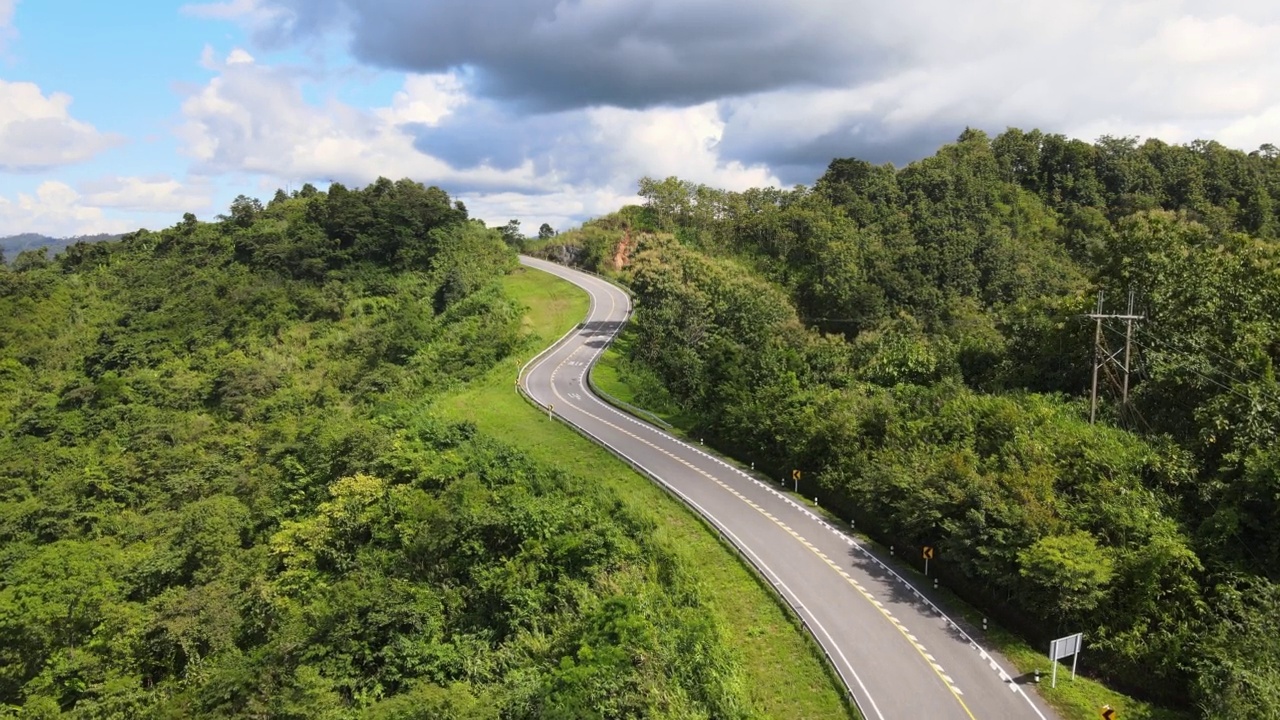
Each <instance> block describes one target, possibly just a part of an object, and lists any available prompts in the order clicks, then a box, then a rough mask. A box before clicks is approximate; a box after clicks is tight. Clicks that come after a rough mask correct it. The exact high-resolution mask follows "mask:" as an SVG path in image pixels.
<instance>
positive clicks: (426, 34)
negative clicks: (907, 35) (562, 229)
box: [258, 0, 895, 110]
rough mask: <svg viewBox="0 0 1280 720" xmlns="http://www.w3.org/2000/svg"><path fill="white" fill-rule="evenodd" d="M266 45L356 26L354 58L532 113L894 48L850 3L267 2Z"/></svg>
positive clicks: (838, 74) (818, 80)
mask: <svg viewBox="0 0 1280 720" xmlns="http://www.w3.org/2000/svg"><path fill="white" fill-rule="evenodd" d="M263 5H264V6H265V7H266V8H268V9H269V10H270V11H271V12H270V14H269V16H270V17H271V18H272V20H270V21H269V22H268V23H267V24H265V25H264V26H263V27H262V28H261V29H260V31H259V33H258V37H259V39H260V40H261V41H263V42H265V43H268V44H280V43H288V42H297V41H300V40H305V39H307V38H309V37H312V36H314V35H316V34H319V33H325V32H329V31H332V30H340V31H342V32H347V33H349V37H350V40H351V49H352V51H353V53H354V54H355V56H356V57H357V58H358V59H360V60H362V61H364V62H368V63H371V64H375V65H378V66H382V67H387V68H394V69H398V70H406V71H413V72H442V71H447V70H449V69H452V68H457V67H464V66H465V67H470V68H474V70H475V80H476V90H477V91H478V92H479V93H480V94H482V95H487V96H489V97H494V98H500V99H503V100H507V101H514V102H517V103H518V104H519V105H520V106H522V107H524V108H534V109H538V110H555V109H565V108H574V107H587V106H596V105H612V106H617V107H624V108H642V107H651V106H659V105H689V104H697V103H701V102H705V101H708V100H713V99H717V98H721V97H725V96H730V95H743V94H749V93H756V92H763V91H768V90H774V89H778V88H783V87H795V86H803V85H808V86H833V85H840V84H845V83H849V82H857V81H860V80H865V79H868V78H873V77H875V76H877V75H878V74H880V73H883V72H884V71H886V69H887V68H889V67H890V66H891V65H893V63H894V57H895V54H894V53H891V52H886V48H885V46H884V44H878V45H876V46H872V45H870V44H868V43H864V42H860V41H858V40H857V38H855V37H851V36H849V35H848V34H847V32H846V31H847V30H848V28H849V22H848V18H847V17H846V15H847V13H850V12H852V11H853V9H854V8H853V7H852V6H849V5H843V4H837V3H832V2H823V1H816V0H805V1H803V2H800V3H794V2H782V1H781V0H762V1H758V2H750V3H725V2H718V1H708V0H702V1H690V0H641V1H638V2H627V3H597V2H583V1H581V0H567V1H565V0H436V1H434V2H423V1H422V0H321V1H319V2H317V1H316V0H265V2H264V3H263Z"/></svg>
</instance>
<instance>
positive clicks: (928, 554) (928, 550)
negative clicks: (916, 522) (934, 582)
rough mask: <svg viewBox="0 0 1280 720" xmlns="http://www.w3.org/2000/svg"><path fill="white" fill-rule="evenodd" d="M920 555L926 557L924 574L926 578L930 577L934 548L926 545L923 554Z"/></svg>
mask: <svg viewBox="0 0 1280 720" xmlns="http://www.w3.org/2000/svg"><path fill="white" fill-rule="evenodd" d="M920 554H921V555H923V556H924V574H925V577H928V576H929V561H930V560H932V559H933V546H932V545H925V546H924V551H923V552H921V553H920Z"/></svg>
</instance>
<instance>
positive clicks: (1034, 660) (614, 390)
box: [592, 332, 1191, 720]
mask: <svg viewBox="0 0 1280 720" xmlns="http://www.w3.org/2000/svg"><path fill="white" fill-rule="evenodd" d="M627 342H628V338H627V337H626V333H625V332H624V334H623V337H622V338H620V340H619V342H618V343H616V344H615V345H613V346H611V347H610V348H608V349H607V350H605V352H604V353H603V354H602V355H601V357H600V361H599V362H598V363H597V364H596V367H595V368H594V369H593V370H592V379H593V381H594V382H595V383H596V384H598V385H599V386H600V387H601V389H603V390H604V391H605V392H607V393H609V394H610V395H612V396H613V397H615V398H617V399H618V400H621V401H622V402H624V403H628V404H631V405H635V406H636V407H640V408H645V404H646V403H645V393H643V392H637V391H636V389H635V388H634V387H633V386H632V382H633V381H636V382H639V383H641V384H644V383H652V382H653V379H652V378H642V377H635V376H633V375H632V374H631V373H629V372H628V370H627V361H626V360H625V358H624V355H623V354H624V353H625V350H626V347H627ZM645 409H646V410H648V408H645ZM654 414H655V415H658V416H659V417H661V418H662V419H663V420H664V421H666V422H669V423H671V424H672V425H674V426H675V432H676V433H678V434H682V435H686V436H687V435H688V431H689V428H690V418H689V417H688V416H686V415H682V414H680V413H679V412H672V411H670V410H669V409H668V410H655V411H654ZM726 460H728V458H726ZM796 499H797V500H800V501H804V502H805V504H806V505H808V506H809V507H811V508H812V509H814V510H815V511H820V508H816V507H814V506H813V503H812V498H809V499H807V500H806V499H805V498H802V497H797V498H796ZM829 519H830V520H831V521H832V522H836V523H842V522H843V520H842V519H840V518H836V517H830V518H829ZM846 530H847V528H846ZM858 537H860V538H861V539H862V540H863V542H866V543H871V544H874V541H872V540H871V539H870V538H867V537H866V536H865V535H862V534H861V533H859V534H858ZM883 554H887V553H882V555H883ZM896 569H897V570H898V572H899V573H902V574H903V575H904V576H907V577H911V578H912V579H913V581H914V582H918V583H920V584H921V586H924V585H926V584H927V580H926V579H925V578H924V577H923V576H922V575H920V574H919V573H918V572H915V571H914V570H913V569H912V568H909V567H906V566H904V565H901V564H899V565H898V567H897V568H896ZM944 595H945V596H946V598H945V599H946V603H945V604H946V608H947V610H948V611H949V612H950V611H951V610H953V609H954V610H955V611H956V612H958V613H959V614H962V615H964V616H965V618H966V619H968V620H969V621H970V623H971V624H973V625H974V626H980V625H981V623H982V615H981V613H979V612H978V611H976V610H974V609H973V608H970V607H968V606H966V605H965V604H964V603H963V602H962V601H960V600H959V599H958V598H956V597H955V596H954V595H951V594H950V593H945V592H944ZM975 637H976V636H975ZM979 641H980V642H982V641H985V642H986V643H987V644H988V645H989V647H991V648H993V649H995V650H997V651H999V652H1000V653H1001V654H1003V655H1004V656H1005V657H1007V658H1009V660H1010V662H1012V663H1013V664H1014V665H1015V666H1016V668H1017V671H1018V673H1019V674H1028V675H1029V674H1031V673H1033V672H1034V671H1035V670H1036V669H1039V670H1040V671H1041V673H1042V676H1043V677H1042V680H1041V686H1040V687H1039V688H1038V690H1039V692H1040V695H1041V697H1043V698H1044V699H1045V701H1046V702H1047V703H1049V705H1051V706H1052V707H1053V708H1054V709H1055V710H1057V711H1058V712H1059V713H1061V714H1062V716H1063V717H1065V718H1068V720H1096V719H1097V718H1098V717H1099V711H1100V709H1101V708H1102V706H1103V705H1104V704H1106V705H1110V706H1111V707H1112V708H1114V709H1115V710H1116V714H1117V716H1118V717H1121V718H1125V719H1126V720H1187V719H1188V718H1189V717H1191V716H1190V715H1189V714H1184V713H1181V712H1177V711H1174V710H1167V709H1163V708H1157V707H1154V706H1152V705H1150V704H1149V703H1144V702H1142V701H1140V700H1135V699H1133V698H1130V697H1127V696H1125V695H1122V694H1120V693H1118V692H1116V691H1114V690H1112V689H1110V688H1108V687H1106V686H1105V685H1102V684H1101V683H1098V682H1095V681H1093V680H1090V679H1088V678H1085V677H1082V676H1077V678H1076V680H1074V681H1072V680H1071V669H1070V665H1064V666H1062V667H1060V668H1059V670H1058V687H1057V688H1050V687H1049V673H1050V670H1051V668H1052V667H1053V666H1052V665H1051V664H1050V663H1049V658H1048V655H1047V654H1045V652H1044V651H1043V649H1040V650H1037V649H1035V648H1032V647H1031V646H1030V645H1028V644H1027V643H1026V641H1024V640H1022V639H1021V638H1019V637H1017V636H1016V635H1014V634H1013V633H1010V632H1008V631H1006V630H1004V629H1002V628H999V627H996V626H994V625H993V626H992V628H991V631H990V632H989V633H987V634H986V635H985V636H983V637H982V638H980V639H979ZM1088 649H1089V648H1088V638H1086V644H1085V650H1084V656H1085V658H1086V659H1085V662H1087V661H1088V660H1087V657H1088ZM1011 672H1012V670H1011Z"/></svg>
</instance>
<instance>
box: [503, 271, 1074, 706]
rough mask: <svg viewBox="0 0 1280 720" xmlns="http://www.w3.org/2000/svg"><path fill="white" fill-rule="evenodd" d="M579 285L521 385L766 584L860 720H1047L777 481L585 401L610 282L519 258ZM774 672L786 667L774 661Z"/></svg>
mask: <svg viewBox="0 0 1280 720" xmlns="http://www.w3.org/2000/svg"><path fill="white" fill-rule="evenodd" d="M520 261H521V262H522V263H524V264H525V265H526V266H529V267H532V268H536V269H538V270H543V271H546V272H548V273H551V274H553V275H556V276H558V277H561V278H564V279H565V280H568V281H569V282H571V283H573V284H575V285H577V286H578V287H581V288H582V289H584V290H586V291H587V293H589V294H590V296H591V310H590V313H589V315H588V317H587V319H586V322H584V323H583V324H582V325H581V326H580V327H579V328H577V329H575V330H573V331H571V332H570V333H569V334H568V335H566V336H565V337H564V338H562V339H561V341H560V342H558V343H557V344H556V345H553V346H552V347H551V348H548V349H547V350H546V351H545V352H543V353H542V354H541V355H539V356H538V357H536V358H534V359H533V360H532V361H531V362H530V363H529V364H528V365H527V366H526V367H525V369H524V370H523V371H522V373H521V377H520V383H521V385H522V386H523V387H524V389H525V391H526V392H527V393H528V394H529V396H530V397H531V398H532V399H533V400H534V401H535V402H537V403H538V404H540V405H542V406H543V407H544V408H547V409H549V411H550V412H551V413H554V414H555V415H557V416H559V417H560V418H561V419H562V420H564V421H565V422H567V423H570V424H572V425H574V426H576V427H577V428H578V429H579V430H580V431H582V432H583V433H585V434H586V435H589V436H590V437H592V438H594V439H595V440H596V441H597V442H599V443H600V444H602V445H605V446H606V447H608V448H609V449H611V450H612V451H613V452H614V453H616V454H618V455H620V456H622V457H624V458H626V459H627V460H629V461H630V462H631V464H633V465H635V466H637V467H638V468H640V469H641V470H642V471H644V472H645V473H646V474H647V475H649V476H650V478H652V479H653V480H655V481H657V482H658V483H661V484H662V485H664V486H665V487H666V488H667V489H668V490H669V491H670V492H672V493H673V494H675V495H676V496H678V497H679V498H681V499H682V500H684V502H686V503H687V504H689V505H690V506H691V507H692V508H693V509H694V510H696V511H697V512H699V513H701V514H702V515H703V517H705V518H706V519H707V520H708V521H710V522H711V523H712V524H713V525H714V526H716V527H717V528H718V529H719V530H720V531H721V532H722V533H723V534H724V535H725V536H726V537H727V538H729V540H730V541H731V542H733V544H734V545H736V546H737V547H738V549H739V550H740V551H741V552H742V553H743V555H744V556H745V557H746V558H747V559H748V560H749V561H750V562H751V563H752V564H754V565H755V566H756V568H757V569H758V570H759V572H760V573H761V574H762V575H763V576H764V577H765V578H766V579H767V580H768V581H769V582H771V583H772V584H773V585H774V587H775V589H776V590H777V592H778V593H779V594H780V595H781V596H782V597H783V598H784V599H785V600H786V601H787V602H788V603H789V604H790V605H791V607H792V608H794V609H795V611H796V612H797V613H798V614H799V616H800V617H801V618H802V619H803V620H804V622H805V624H806V625H807V626H808V628H809V630H810V632H812V633H813V636H814V637H815V638H816V639H817V641H818V643H819V644H820V645H821V646H822V648H823V649H824V650H825V651H826V653H827V655H828V657H829V658H830V659H831V662H832V664H833V665H834V666H835V668H836V670H837V672H838V673H839V674H840V677H841V679H843V680H844V684H845V685H846V686H847V688H848V690H849V692H850V693H851V694H852V696H853V698H854V700H855V702H856V703H857V705H858V707H859V709H861V711H862V714H863V716H864V717H866V718H867V719H868V720H988V719H997V718H999V719H1003V718H1027V719H1031V720H1035V719H1039V720H1049V719H1050V718H1053V717H1055V716H1054V715H1052V714H1051V712H1050V711H1049V710H1047V709H1045V708H1044V706H1043V703H1042V702H1041V701H1040V699H1039V698H1038V697H1032V694H1030V693H1026V692H1024V691H1023V689H1022V687H1021V686H1020V685H1019V684H1017V683H1016V682H1015V681H1014V680H1013V679H1012V678H1011V677H1010V676H1009V674H1008V673H1007V672H1006V670H1005V669H1006V668H1009V667H1011V665H1010V664H1009V663H1008V661H1007V660H1005V659H1004V658H1001V657H999V656H997V655H996V654H995V653H993V652H991V651H988V650H985V649H984V648H983V647H981V645H979V644H978V642H977V641H976V638H975V637H974V636H973V634H974V631H972V630H969V629H968V628H967V627H966V626H964V625H961V624H957V623H956V622H954V621H953V620H952V619H951V618H949V617H947V616H946V615H945V614H943V612H942V611H941V610H940V609H939V608H938V607H937V606H936V605H934V604H933V602H932V601H930V599H929V597H928V595H929V593H928V592H927V590H925V589H917V588H915V587H913V586H912V585H911V584H910V583H909V582H908V581H907V580H906V579H904V578H903V577H902V576H900V575H898V574H897V573H896V572H894V571H893V570H892V569H891V568H890V567H889V566H887V565H886V564H885V563H883V562H881V560H880V559H879V558H878V557H877V556H876V555H875V553H874V552H873V551H872V550H871V549H870V548H868V547H865V546H864V545H863V544H862V543H861V542H860V541H858V540H856V539H854V538H852V537H850V536H849V535H847V534H845V533H844V532H842V531H841V530H840V529H838V528H836V527H834V526H832V525H830V524H828V523H827V522H825V521H824V520H822V519H821V518H820V517H818V516H816V515H815V514H813V513H812V512H810V511H809V510H807V509H805V508H804V507H802V506H800V505H799V504H797V503H796V502H794V501H793V500H792V499H790V498H789V497H787V496H785V495H784V494H782V493H780V492H779V491H778V489H777V488H775V487H774V486H772V485H771V484H768V483H766V482H761V481H760V480H757V479H756V478H754V477H752V476H750V475H748V474H746V473H744V472H742V471H740V470H738V469H737V468H735V467H733V466H731V465H728V464H727V463H725V462H723V461H721V460H719V459H718V458H716V457H714V456H712V455H709V454H707V453H706V452H703V451H702V450H700V449H699V448H697V447H695V446H693V445H691V444H689V443H685V442H682V441H680V440H678V439H676V438H674V437H672V436H671V435H668V434H667V433H665V432H662V431H661V430H659V429H658V428H656V427H654V426H652V425H649V424H648V423H645V422H642V421H640V420H637V419H636V418H633V417H632V416H630V415H627V414H625V413H622V412H621V411H619V410H617V409H615V408H614V407H613V406H611V405H609V404H607V403H605V402H604V401H602V400H600V399H599V398H597V397H596V396H595V395H594V394H593V393H592V392H591V390H590V387H589V386H588V384H587V381H586V377H587V373H588V372H590V369H591V366H592V364H593V363H594V362H595V361H596V359H597V358H598V357H599V356H600V353H601V352H603V350H604V348H605V347H606V346H607V345H608V343H609V342H610V341H611V340H612V339H613V337H614V335H616V334H617V332H618V331H619V330H620V329H621V328H622V326H623V325H624V324H625V323H626V321H627V319H628V318H629V317H630V312H631V302H630V299H629V298H628V296H627V294H626V293H625V292H623V291H622V290H620V289H619V288H618V287H616V286H614V285H612V284H610V283H608V282H606V281H604V280H601V279H600V278H597V277H595V276H592V275H588V274H586V273H582V272H578V271H576V270H572V269H569V268H566V267H564V266H561V265H556V264H554V263H550V262H546V261H543V260H535V259H532V258H521V260H520ZM779 672H786V668H779Z"/></svg>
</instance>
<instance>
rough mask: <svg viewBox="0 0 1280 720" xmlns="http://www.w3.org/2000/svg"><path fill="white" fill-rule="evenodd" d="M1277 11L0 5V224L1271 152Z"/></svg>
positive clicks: (676, 3)
mask: <svg viewBox="0 0 1280 720" xmlns="http://www.w3.org/2000/svg"><path fill="white" fill-rule="evenodd" d="M1278 43H1280V9H1277V8H1276V7H1275V6H1274V4H1273V3H1267V2H1263V1H1262V0H1216V1H1212V2H1211V1H1209V0H1169V1H1168V2H1162V3H1149V2H1132V1H1127V0H1126V1H1121V2H1104V1H1103V0H1075V2H1073V3H1070V4H1066V5H1064V4H1063V3H1061V2H1058V1H1056V0H1054V1H1051V0H1025V2H1021V3H1017V4H1015V5H1010V4H1009V3H1007V2H1005V1H1004V0H972V1H971V2H969V3H965V4H964V5H963V7H961V6H959V5H957V4H955V3H950V2H946V0H902V1H901V2H897V3H893V4H892V5H886V4H884V3H878V2H870V0H758V2H755V3H751V4H747V5H744V4H742V3H740V2H736V1H735V2H730V1H729V0H699V2H688V1H687V0H629V1H628V2H626V3H622V2H616V3H611V2H591V3H586V2H578V3H574V2H561V1H560V0H359V1H357V0H225V1H223V2H194V3H190V4H184V3H181V2H163V1H161V0H130V2H122V3H106V2H91V1H90V0H0V235H7V234H12V233H19V232H28V231H33V232H42V233H46V234H52V235H59V236H62V235H74V234H82V233H91V232H98V231H110V232H115V231H124V230H130V229H136V228H138V227H152V228H155V227H163V226H167V225H171V224H173V223H175V222H177V220H178V219H179V218H180V217H181V215H182V213H183V212H184V211H192V212H195V213H196V214H197V215H199V216H202V217H212V216H213V215H215V214H217V213H218V212H221V211H222V210H223V209H224V208H225V207H226V206H227V205H228V204H229V202H230V200H231V199H232V198H233V197H234V196H235V195H237V194H240V193H245V194H249V195H254V196H258V197H262V198H267V197H269V196H270V195H271V194H272V192H273V191H274V189H275V188H276V187H279V186H285V185H289V184H292V185H294V186H296V185H298V184H300V183H302V182H307V181H310V182H314V183H316V184H318V185H321V186H323V185H324V184H325V183H327V182H328V181H330V180H339V181H342V182H345V183H348V184H363V183H366V182H369V181H371V180H373V179H374V178H376V177H377V176H379V175H386V176H388V177H392V178H399V177H411V178H413V179H415V180H419V181H421V182H424V183H427V184H437V185H440V186H441V187H443V188H444V189H446V190H447V191H449V192H450V193H451V194H453V195H455V196H457V197H459V198H461V199H463V200H464V201H465V202H466V203H467V205H468V207H469V208H470V209H471V211H472V214H473V215H475V216H478V217H481V218H483V219H485V220H486V221H487V222H490V223H491V224H501V223H503V222H505V221H506V220H507V219H509V218H517V219H520V220H521V221H522V222H523V223H524V226H525V227H526V228H536V227H538V225H539V224H541V223H542V222H550V223H551V224H552V225H553V226H555V227H557V228H564V227H567V226H570V225H573V224H576V223H579V222H581V221H582V220H584V219H586V218H589V217H591V216H595V215H599V214H603V213H607V212H609V211H611V210H614V209H616V208H617V207H619V206H620V205H622V204H623V203H625V202H630V201H634V199H635V198H634V192H635V189H636V184H637V181H638V179H639V178H640V177H642V176H645V175H650V176H655V177H665V176H668V175H677V176H680V177H682V178H685V179H689V180H694V181H697V182H705V183H708V184H712V185H716V186H720V187H726V188H730V189H744V188H746V187H752V186H760V185H782V186H788V185H791V184H794V183H811V182H812V181H813V180H814V179H816V177H817V176H818V175H820V174H821V172H822V171H823V169H824V168H825V166H826V164H827V162H829V161H830V159H831V158H834V157H849V156H857V157H863V158H866V159H869V160H873V161H876V162H886V161H891V162H895V163H899V164H901V163H904V162H908V161H910V160H912V159H915V158H918V157H921V156H924V155H927V154H930V153H932V152H933V151H934V150H935V149H936V147H937V146H938V145H939V144H940V143H943V142H947V141H949V140H951V139H953V138H954V137H955V136H956V135H957V134H959V132H960V131H961V130H963V129H964V128H965V127H966V126H973V127H979V128H982V129H984V130H987V131H988V132H991V133H998V132H1000V131H1002V130H1003V129H1004V128H1006V127H1009V126H1018V127H1024V128H1029V127H1040V128H1042V129H1045V130H1047V131H1053V132H1062V133H1065V134H1068V135H1072V136H1075V137H1082V138H1084V139H1088V140H1092V139H1095V138H1097V137H1098V136H1101V135H1104V134H1106V135H1135V136H1139V137H1150V136H1157V137H1160V138H1162V139H1165V140H1167V141H1171V142H1187V141H1190V140H1193V139H1196V138H1212V139H1218V140H1221V141H1223V142H1225V143H1227V144H1228V145H1232V146H1235V147H1240V148H1243V149H1246V150H1252V149H1254V148H1256V147H1257V146H1258V145H1260V144H1262V143H1265V142H1273V143H1278V142H1280V54H1278V53H1276V52H1275V51H1274V48H1275V47H1277V46H1278Z"/></svg>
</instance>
